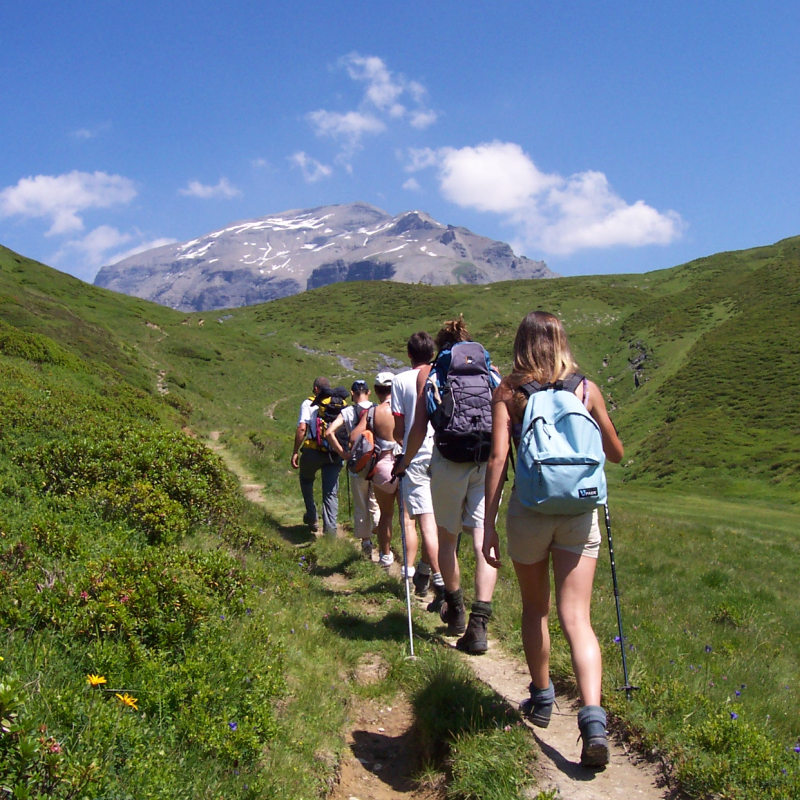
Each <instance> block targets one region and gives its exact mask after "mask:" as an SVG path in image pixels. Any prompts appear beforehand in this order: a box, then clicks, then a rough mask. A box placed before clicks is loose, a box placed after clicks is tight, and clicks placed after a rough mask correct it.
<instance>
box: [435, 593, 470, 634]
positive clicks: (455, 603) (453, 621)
mask: <svg viewBox="0 0 800 800" xmlns="http://www.w3.org/2000/svg"><path fill="white" fill-rule="evenodd" d="M439 617H440V618H441V620H442V622H444V623H445V625H447V632H448V633H449V634H450V635H451V636H453V635H455V634H457V633H464V631H465V630H466V629H467V612H466V611H465V610H464V592H463V590H462V589H456V591H454V592H448V591H447V590H446V589H445V593H444V603H443V604H442V607H441V609H440V611H439Z"/></svg>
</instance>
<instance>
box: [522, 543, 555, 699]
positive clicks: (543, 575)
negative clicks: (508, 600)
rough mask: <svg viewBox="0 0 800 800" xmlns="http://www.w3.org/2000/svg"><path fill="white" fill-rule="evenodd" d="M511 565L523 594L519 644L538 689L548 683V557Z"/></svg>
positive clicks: (532, 679)
mask: <svg viewBox="0 0 800 800" xmlns="http://www.w3.org/2000/svg"><path fill="white" fill-rule="evenodd" d="M514 569H515V570H516V573H517V580H518V581H519V588H520V593H521V594H522V646H523V648H524V650H525V660H526V661H527V662H528V670H529V671H530V673H531V681H532V682H533V685H534V686H535V687H536V688H537V689H546V688H547V687H548V686H549V685H550V631H549V630H548V628H547V618H548V616H549V614H550V559H549V558H545V559H543V560H542V561H537V562H536V563H535V564H519V563H518V562H516V561H514Z"/></svg>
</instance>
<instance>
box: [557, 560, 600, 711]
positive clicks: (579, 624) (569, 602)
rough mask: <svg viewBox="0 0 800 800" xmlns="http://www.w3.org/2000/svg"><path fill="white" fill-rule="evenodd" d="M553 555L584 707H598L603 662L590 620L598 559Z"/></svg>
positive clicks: (561, 612)
mask: <svg viewBox="0 0 800 800" xmlns="http://www.w3.org/2000/svg"><path fill="white" fill-rule="evenodd" d="M552 554H553V573H554V575H555V581H556V607H557V608H558V618H559V620H560V622H561V629H562V630H563V631H564V636H565V637H566V640H567V643H568V644H569V649H570V653H571V654H572V669H573V670H574V671H575V678H576V679H577V682H578V691H579V692H580V695H581V701H582V703H583V705H584V706H599V705H600V686H601V682H602V677H603V663H602V657H601V655H600V645H599V644H598V643H597V637H596V636H595V634H594V631H593V630H592V623H591V619H590V611H591V604H592V581H593V580H594V571H595V567H596V566H597V559H595V558H590V557H589V556H580V555H578V554H577V553H570V552H569V551H568V550H557V549H555V548H554V549H553V550H552Z"/></svg>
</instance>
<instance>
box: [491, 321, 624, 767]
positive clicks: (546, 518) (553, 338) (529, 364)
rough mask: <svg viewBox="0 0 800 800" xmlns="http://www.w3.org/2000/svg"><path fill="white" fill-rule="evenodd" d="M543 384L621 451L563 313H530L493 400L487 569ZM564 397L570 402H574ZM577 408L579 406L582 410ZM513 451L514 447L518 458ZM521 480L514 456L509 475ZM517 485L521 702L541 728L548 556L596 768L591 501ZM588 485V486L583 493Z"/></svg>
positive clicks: (511, 536)
mask: <svg viewBox="0 0 800 800" xmlns="http://www.w3.org/2000/svg"><path fill="white" fill-rule="evenodd" d="M534 382H535V383H534ZM553 384H556V385H553ZM548 388H550V389H554V390H555V393H558V394H560V392H559V391H558V390H562V391H566V392H572V393H574V395H575V397H577V399H578V400H579V401H580V403H579V404H578V406H580V405H581V404H582V405H583V407H584V408H585V410H586V411H588V415H589V416H590V417H591V419H592V420H594V423H596V426H593V423H592V422H591V421H589V422H588V426H589V427H597V428H599V436H600V437H601V439H602V443H600V442H597V446H598V449H599V447H600V446H602V453H604V454H605V458H606V459H608V460H609V461H612V462H615V463H616V462H619V461H620V460H621V458H622V455H623V447H622V442H620V440H619V437H618V436H617V433H616V430H615V429H614V425H613V424H612V422H611V419H610V418H609V416H608V413H607V411H606V406H605V401H604V400H603V396H602V394H601V393H600V390H599V389H598V387H597V386H596V385H595V384H594V383H592V382H591V381H588V380H586V378H584V377H583V376H582V375H580V374H579V373H578V367H577V365H576V364H575V361H574V359H573V357H572V353H571V352H570V349H569V344H568V342H567V336H566V333H565V331H564V327H563V325H562V324H561V321H560V320H559V319H558V317H555V316H553V315H552V314H548V313H546V312H543V311H532V312H531V313H530V314H528V315H527V316H526V317H525V319H524V320H523V321H522V323H521V324H520V326H519V329H518V330H517V335H516V339H515V341H514V371H513V372H512V373H511V375H509V376H508V377H506V378H504V379H503V381H502V383H501V384H500V386H499V387H498V388H497V389H496V390H495V393H494V397H493V401H492V450H491V455H490V457H489V462H488V466H487V470H486V523H485V524H486V529H485V534H484V542H483V551H484V556H485V558H486V561H487V563H488V564H490V565H491V566H493V567H497V568H500V567H501V559H500V542H499V538H498V535H497V530H496V527H495V522H496V519H497V512H498V509H499V507H500V497H501V493H502V489H503V482H504V481H505V477H506V470H507V465H508V459H509V454H510V451H511V442H512V441H514V443H515V445H516V447H517V449H518V451H519V450H520V437H521V436H523V435H524V433H525V432H524V431H522V423H523V417H524V416H525V409H526V406H527V404H528V403H529V402H533V400H532V399H531V398H532V397H533V396H534V393H536V392H539V391H542V390H547V389H548ZM570 402H571V403H573V405H574V401H570ZM577 410H578V412H581V413H582V409H580V408H578V409H577ZM597 433H598V432H597V431H595V432H594V434H595V435H597ZM523 441H525V439H524V438H523ZM602 453H600V457H601V459H602ZM519 458H521V456H520V454H519V453H518V462H519ZM539 469H540V470H541V466H540V467H539ZM600 471H601V472H602V461H601V464H600ZM539 474H540V475H541V472H540V473H539ZM519 481H520V470H519V463H518V471H517V483H519ZM520 489H521V487H520V486H517V485H515V486H514V489H513V490H512V492H511V498H510V501H509V505H508V514H507V519H506V537H507V549H508V556H509V558H510V559H511V561H512V563H513V565H514V569H515V571H516V573H517V578H518V580H519V586H520V592H521V594H522V643H523V646H524V649H525V658H526V660H527V663H528V669H529V670H530V675H531V684H530V695H531V696H530V698H529V699H528V700H526V701H524V702H523V703H522V705H521V710H522V711H523V713H524V714H525V715H526V716H527V717H528V718H529V719H530V720H531V721H532V722H533V724H534V725H537V726H539V727H542V728H546V727H547V725H548V724H549V722H550V715H551V712H552V708H553V702H554V700H555V692H554V690H553V683H552V681H551V680H550V669H549V659H550V634H549V630H548V617H549V613H550V571H549V565H550V560H551V559H552V562H553V574H554V576H555V594H556V608H557V610H558V618H559V621H560V623H561V628H562V630H563V632H564V636H565V637H566V640H567V643H568V644H569V648H570V652H571V655H572V666H573V669H574V671H575V677H576V679H577V684H578V691H579V693H580V698H581V704H582V708H581V709H580V711H579V712H578V727H579V729H580V735H581V738H582V741H583V744H582V751H581V763H582V764H583V765H584V766H589V767H602V766H605V765H606V764H607V763H608V740H607V738H606V713H605V710H604V709H603V708H602V706H601V705H600V700H601V698H600V694H601V681H602V662H601V656H600V647H599V645H598V643H597V637H596V636H595V634H594V631H593V630H592V625H591V621H590V606H591V597H592V583H593V580H594V573H595V566H596V564H597V555H598V551H599V545H600V528H599V526H598V521H597V508H596V507H595V508H594V509H592V508H591V506H590V507H589V510H587V511H585V512H583V513H578V514H553V513H541V511H537V510H535V509H534V508H533V507H531V506H530V505H524V504H523V503H522V502H521V500H520V494H521V493H522V492H521V491H520ZM594 491H595V490H594V489H591V490H589V494H590V495H592V492H594ZM604 491H605V479H604V478H603V488H602V492H603V493H604ZM585 494H586V490H584V495H585ZM584 495H582V496H584ZM592 496H593V495H592ZM600 496H602V495H600Z"/></svg>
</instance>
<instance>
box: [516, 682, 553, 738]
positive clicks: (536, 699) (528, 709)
mask: <svg viewBox="0 0 800 800" xmlns="http://www.w3.org/2000/svg"><path fill="white" fill-rule="evenodd" d="M528 691H529V692H530V693H531V696H530V697H529V698H528V699H527V700H523V701H522V702H521V703H520V705H519V710H520V711H521V712H522V713H523V714H524V715H525V716H526V717H527V718H528V719H529V720H530V721H531V722H532V723H533V724H534V725H535V726H536V727H537V728H546V727H547V726H548V725H549V724H550V716H551V714H552V713H553V703H554V702H555V700H556V690H555V689H554V688H553V681H550V685H549V686H548V687H547V688H546V689H537V688H536V687H535V686H534V685H533V683H531V684H530V686H528Z"/></svg>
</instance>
